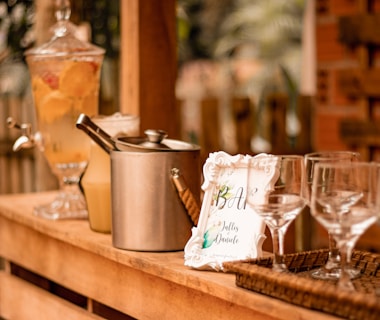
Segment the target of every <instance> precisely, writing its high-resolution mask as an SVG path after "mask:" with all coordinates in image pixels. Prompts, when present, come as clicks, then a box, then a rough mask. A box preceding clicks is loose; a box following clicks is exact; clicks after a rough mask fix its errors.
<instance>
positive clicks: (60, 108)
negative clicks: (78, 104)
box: [37, 91, 72, 123]
mask: <svg viewBox="0 0 380 320" xmlns="http://www.w3.org/2000/svg"><path fill="white" fill-rule="evenodd" d="M71 106H72V101H71V99H69V98H67V97H66V96H64V95H63V94H62V93H60V92H59V91H52V92H51V93H50V94H48V95H47V96H46V97H45V98H44V99H43V100H42V101H41V103H40V104H39V105H37V111H38V116H39V117H40V120H41V121H44V122H47V123H51V122H53V121H54V120H57V119H59V118H61V117H63V116H64V115H65V114H66V113H68V112H69V111H70V108H71Z"/></svg>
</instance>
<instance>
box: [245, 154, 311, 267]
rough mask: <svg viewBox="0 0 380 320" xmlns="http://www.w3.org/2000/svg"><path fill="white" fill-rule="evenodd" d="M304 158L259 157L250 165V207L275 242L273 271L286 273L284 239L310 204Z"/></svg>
mask: <svg viewBox="0 0 380 320" xmlns="http://www.w3.org/2000/svg"><path fill="white" fill-rule="evenodd" d="M307 191H308V190H307V187H306V180H305V167H304V158H303V157H302V156H298V155H279V156H275V155H258V156H256V157H253V158H252V159H251V160H250V162H249V168H248V185H247V203H248V205H249V206H251V207H252V209H253V210H254V211H255V212H256V213H257V214H258V215H260V216H261V217H262V218H263V219H264V221H265V223H266V224H267V226H268V228H269V230H270V232H271V236H272V241H273V254H274V257H273V267H272V268H273V270H274V271H277V272H287V271H288V269H287V266H286V264H285V260H284V236H285V233H286V231H287V229H288V227H289V225H290V223H291V222H292V221H293V220H294V219H295V218H296V216H297V215H298V214H299V212H301V210H302V209H303V208H304V206H305V205H306V202H307V196H306V193H307Z"/></svg>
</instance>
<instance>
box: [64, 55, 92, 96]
mask: <svg viewBox="0 0 380 320" xmlns="http://www.w3.org/2000/svg"><path fill="white" fill-rule="evenodd" d="M96 88H97V77H96V72H95V71H94V67H93V66H92V64H91V62H87V61H70V62H69V63H68V64H67V65H66V67H65V68H64V69H63V70H62V73H61V76H60V78H59V90H60V91H61V92H62V93H63V94H65V95H67V96H68V97H85V96H87V95H88V94H90V93H91V92H92V91H94V90H95V89H96Z"/></svg>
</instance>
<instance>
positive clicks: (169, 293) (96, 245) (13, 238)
mask: <svg viewBox="0 0 380 320" xmlns="http://www.w3.org/2000/svg"><path fill="white" fill-rule="evenodd" d="M54 196H55V193H54V192H48V193H43V194H24V195H2V196H0V256H2V257H4V258H5V259H7V260H8V261H12V262H14V263H17V264H18V265H20V266H22V267H24V268H27V269H28V270H31V271H33V272H35V273H37V274H40V275H43V276H44V277H46V278H48V279H50V280H52V281H55V282H57V283H59V284H61V285H63V286H65V287H67V288H69V289H71V290H74V291H75V292H78V293H79V294H82V295H85V296H87V297H89V298H90V299H93V300H96V301H99V302H100V303H103V304H105V305H108V306H110V307H112V308H114V309H116V310H119V311H122V312H124V313H126V314H128V315H130V316H133V317H135V318H138V319H158V318H160V319H174V318H178V317H180V318H181V319H195V318H198V319H205V318H207V319H252V318H254V319H284V320H285V319H286V320H287V319H336V318H335V317H333V316H330V315H327V314H324V313H320V312H315V311H312V310H308V309H305V308H301V307H297V306H294V305H291V304H288V303H285V302H282V301H279V300H276V299H272V298H270V297H266V296H264V295H260V294H257V293H254V292H251V291H248V290H245V289H242V288H238V287H236V285H235V276H234V275H233V274H225V273H221V272H220V273H217V272H214V271H198V270H193V269H190V268H187V267H185V266H184V265H183V252H167V253H157V252H156V253H154V252H133V251H126V250H120V249H116V248H114V247H113V246H112V243H111V236H110V235H107V234H100V233H96V232H93V231H91V230H90V228H89V225H88V222H87V221H84V220H82V221H75V220H66V221H47V220H44V219H41V218H38V217H35V216H33V215H32V207H33V206H34V205H36V204H40V203H42V202H45V201H48V200H49V199H52V198H53V197H54ZM0 280H1V279H0ZM0 286H2V283H0ZM1 303H2V302H1V301H0V315H1V312H2V310H3V309H2V308H3V307H2V305H1Z"/></svg>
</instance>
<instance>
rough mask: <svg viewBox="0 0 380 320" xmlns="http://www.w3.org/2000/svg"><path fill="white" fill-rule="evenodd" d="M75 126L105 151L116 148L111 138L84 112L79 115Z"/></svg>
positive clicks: (108, 151) (109, 151)
mask: <svg viewBox="0 0 380 320" xmlns="http://www.w3.org/2000/svg"><path fill="white" fill-rule="evenodd" d="M76 127H77V128H78V129H80V130H83V131H84V132H85V133H87V135H88V136H89V137H90V138H91V139H92V140H93V141H94V142H96V143H97V144H98V145H99V146H100V147H101V148H103V150H104V151H106V152H107V153H111V151H114V150H117V148H116V145H115V142H114V141H113V140H112V138H111V136H110V135H109V134H108V133H107V132H105V131H103V130H102V129H101V128H100V127H98V126H97V125H96V124H95V122H93V121H92V120H91V119H90V117H89V116H87V115H85V114H84V113H82V114H80V115H79V117H78V120H77V122H76Z"/></svg>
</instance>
